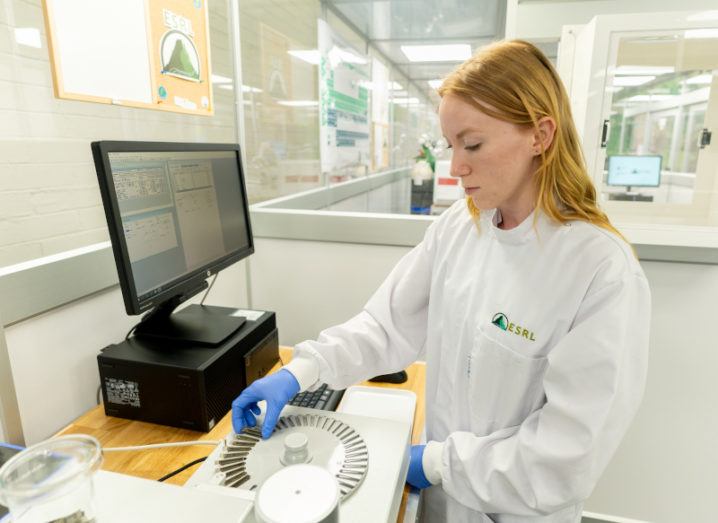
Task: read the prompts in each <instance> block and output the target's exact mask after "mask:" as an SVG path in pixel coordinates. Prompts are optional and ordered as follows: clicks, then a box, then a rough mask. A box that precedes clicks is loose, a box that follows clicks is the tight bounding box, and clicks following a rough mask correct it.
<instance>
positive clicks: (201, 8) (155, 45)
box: [43, 0, 214, 115]
mask: <svg viewBox="0 0 718 523" xmlns="http://www.w3.org/2000/svg"><path fill="white" fill-rule="evenodd" d="M43 9H44V13H45V24H46V28H47V35H48V45H49V50H50V63H51V67H52V73H53V75H52V76H53V85H54V90H55V96H56V97H58V98H64V99H70V100H82V101H88V102H98V103H108V104H116V105H126V106H131V107H142V108H146V109H160V110H164V111H175V112H180V113H190V114H200V115H211V114H213V113H214V107H213V103H212V84H211V81H210V78H211V70H210V53H209V26H208V16H207V2H206V0H191V1H187V0H185V1H183V0H43Z"/></svg>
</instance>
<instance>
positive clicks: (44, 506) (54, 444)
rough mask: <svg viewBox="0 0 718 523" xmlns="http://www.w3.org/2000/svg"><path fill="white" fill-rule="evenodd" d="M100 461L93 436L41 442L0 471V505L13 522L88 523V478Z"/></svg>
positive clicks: (91, 514)
mask: <svg viewBox="0 0 718 523" xmlns="http://www.w3.org/2000/svg"><path fill="white" fill-rule="evenodd" d="M101 463H102V449H101V447H100V443H99V441H97V440H96V439H95V438H93V437H92V436H86V435H84V434H76V435H70V436H59V437H57V438H52V439H49V440H46V441H43V442H41V443H38V444H37V445H33V446H31V447H28V448H27V449H25V450H23V451H22V452H20V453H19V454H16V455H15V456H13V457H12V458H11V459H10V460H9V461H8V462H7V463H5V465H3V467H2V468H0V502H2V503H3V504H4V505H6V506H7V507H8V508H9V509H10V516H11V520H12V522H13V523H48V522H53V523H54V522H57V523H60V522H62V523H81V522H82V523H86V522H92V521H94V520H95V507H94V505H93V499H92V498H93V484H92V476H93V474H94V472H95V471H96V470H97V469H98V468H99V467H100V464H101Z"/></svg>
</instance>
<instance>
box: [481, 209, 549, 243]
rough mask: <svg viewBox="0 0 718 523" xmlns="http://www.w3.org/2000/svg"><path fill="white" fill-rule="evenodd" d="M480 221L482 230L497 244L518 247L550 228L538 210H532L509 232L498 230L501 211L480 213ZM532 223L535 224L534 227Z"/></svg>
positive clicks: (494, 210) (492, 210)
mask: <svg viewBox="0 0 718 523" xmlns="http://www.w3.org/2000/svg"><path fill="white" fill-rule="evenodd" d="M534 218H535V220H534ZM481 221H482V223H481V228H482V229H483V230H486V231H488V232H489V234H490V235H491V236H492V237H494V238H496V240H498V241H499V242H501V243H505V244H509V245H520V244H522V243H526V242H528V241H531V240H532V239H534V238H536V236H537V234H538V235H540V234H541V231H542V230H546V228H547V227H548V226H550V224H549V220H548V218H546V216H545V215H544V214H543V213H542V212H541V211H540V210H539V209H534V211H533V212H532V213H531V214H529V215H528V216H527V217H526V219H524V221H522V222H521V223H520V224H518V225H517V226H516V227H514V228H513V229H509V230H504V229H499V227H498V225H499V224H500V223H501V211H499V210H498V209H491V210H488V211H485V212H483V213H481ZM534 221H535V222H536V223H535V226H534Z"/></svg>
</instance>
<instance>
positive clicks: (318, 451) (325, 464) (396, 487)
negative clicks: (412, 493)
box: [186, 405, 411, 523]
mask: <svg viewBox="0 0 718 523" xmlns="http://www.w3.org/2000/svg"><path fill="white" fill-rule="evenodd" d="M262 421H263V414H260V415H259V416H258V418H257V426H258V427H260V426H261V423H262ZM410 438H411V423H409V422H406V421H405V420H404V421H394V420H386V419H378V418H371V417H365V416H356V415H351V414H344V413H339V412H331V411H317V410H315V409H308V408H303V407H295V406H291V405H288V406H286V407H285V408H284V409H283V410H282V415H281V417H280V420H279V422H278V423H277V426H276V428H275V430H274V432H273V433H272V435H271V436H270V437H269V438H268V439H266V440H264V439H262V438H261V435H260V433H259V431H258V429H257V428H256V427H255V428H251V429H245V430H243V431H242V432H241V433H240V434H236V435H235V434H233V433H231V434H229V435H228V436H227V437H226V439H225V440H224V441H223V442H222V443H221V444H220V445H218V446H217V447H216V448H215V449H214V451H212V453H211V454H210V455H209V457H208V458H207V459H206V460H205V461H204V463H202V465H201V466H200V468H199V469H198V470H197V471H196V472H195V473H194V474H193V475H192V477H191V478H190V479H189V480H188V482H187V483H186V486H187V487H191V486H195V487H202V488H205V489H207V488H210V489H213V491H214V492H228V493H230V492H233V491H239V492H242V493H244V495H248V494H253V493H256V492H257V491H258V490H260V489H261V487H262V485H263V483H264V482H266V481H267V480H268V478H270V477H271V476H272V474H273V473H275V472H277V471H280V470H282V469H283V468H284V467H288V466H294V465H297V464H301V463H309V464H313V465H317V466H320V467H322V468H324V469H326V470H328V471H329V472H330V473H331V474H332V476H334V477H335V478H336V480H337V484H338V486H339V490H340V495H341V501H340V504H339V516H340V521H341V522H342V523H353V522H357V523H358V522H366V521H372V522H389V521H391V522H393V521H396V517H397V514H398V511H399V505H400V502H401V496H402V493H403V490H404V482H405V480H406V473H407V470H408V467H409V448H410V441H411V440H410ZM278 501H279V500H278ZM253 518H254V516H253V515H250V516H248V519H246V520H245V521H244V522H243V523H255V522H256V520H255V519H253Z"/></svg>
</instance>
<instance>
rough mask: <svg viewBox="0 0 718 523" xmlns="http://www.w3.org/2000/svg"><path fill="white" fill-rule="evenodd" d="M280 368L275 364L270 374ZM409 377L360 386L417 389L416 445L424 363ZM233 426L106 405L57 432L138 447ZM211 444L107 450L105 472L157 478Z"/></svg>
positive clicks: (285, 351) (287, 351)
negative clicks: (195, 426) (162, 418)
mask: <svg viewBox="0 0 718 523" xmlns="http://www.w3.org/2000/svg"><path fill="white" fill-rule="evenodd" d="M291 354H292V350H291V348H288V347H282V348H280V356H281V359H282V360H283V361H284V362H285V363H286V362H288V361H289V360H290V359H291ZM279 368H280V363H277V364H276V365H275V366H274V367H273V368H272V370H271V371H270V373H271V372H275V371H276V370H278V369H279ZM406 372H407V375H408V380H407V381H406V382H405V383H402V384H390V383H374V382H368V381H367V382H363V383H361V385H367V386H371V387H385V388H394V389H404V390H410V391H413V392H414V393H415V394H416V410H415V412H414V426H413V429H412V443H414V444H416V443H418V442H419V441H420V438H421V434H422V432H423V430H424V412H425V410H424V401H425V398H424V387H425V380H426V368H425V365H424V363H423V362H416V363H414V364H412V365H411V366H409V367H408V368H407V369H406ZM231 430H232V416H231V412H228V413H227V414H226V415H225V416H224V417H223V418H222V419H221V421H220V422H219V423H217V425H216V426H215V427H214V428H213V429H212V430H211V431H210V432H207V433H203V432H196V431H191V430H186V429H179V428H174V427H168V426H164V425H156V424H153V423H146V422H143V421H134V420H128V419H124V418H114V417H110V416H106V415H105V412H104V408H103V406H102V405H98V406H97V407H94V408H93V409H91V410H89V411H88V412H86V413H85V414H83V415H82V416H80V417H79V418H77V419H76V420H75V421H73V422H72V423H71V424H70V425H68V426H67V427H65V428H64V429H62V430H61V431H60V432H58V433H57V435H58V436H60V435H66V434H89V435H91V436H94V437H95V438H97V439H98V440H99V441H100V444H101V445H102V446H103V447H125V446H134V445H149V444H152V443H166V442H181V441H194V440H221V439H223V438H224V437H225V436H226V435H227V433H229V432H230V431H231ZM212 448H213V447H210V446H203V445H196V446H191V447H168V448H160V449H152V450H143V451H127V452H106V453H104V461H103V463H102V467H101V468H102V470H107V471H112V472H119V473H122V474H128V475H131V476H138V477H142V478H146V479H155V480H156V479H159V478H161V477H162V476H164V475H165V474H168V473H170V472H172V471H174V470H177V469H179V468H180V467H182V466H184V465H186V464H188V463H190V462H192V461H194V460H197V459H199V458H203V457H205V456H207V455H209V453H210V452H211V451H212ZM195 470H196V466H194V467H189V468H188V469H187V470H184V471H183V472H181V473H179V474H177V475H175V476H173V477H171V478H169V479H167V480H166V482H167V483H172V484H175V485H183V484H184V483H185V482H186V481H187V480H188V479H189V478H190V476H192V474H193V473H194V472H195ZM407 499H408V489H406V488H405V490H404V496H403V498H402V504H401V508H400V510H399V517H398V519H397V521H403V520H404V511H405V505H406V502H407Z"/></svg>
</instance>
